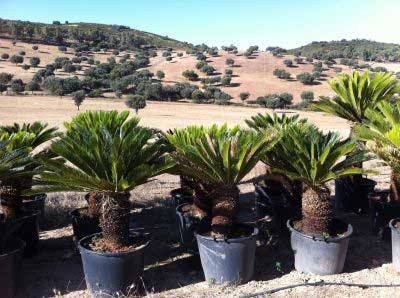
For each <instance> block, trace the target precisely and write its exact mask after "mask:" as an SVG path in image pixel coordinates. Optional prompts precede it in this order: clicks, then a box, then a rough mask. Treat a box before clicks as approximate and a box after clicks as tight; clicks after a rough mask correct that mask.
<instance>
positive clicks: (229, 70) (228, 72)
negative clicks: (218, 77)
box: [225, 68, 233, 76]
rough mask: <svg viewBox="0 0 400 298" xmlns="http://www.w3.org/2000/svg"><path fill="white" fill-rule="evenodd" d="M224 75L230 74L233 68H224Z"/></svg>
mask: <svg viewBox="0 0 400 298" xmlns="http://www.w3.org/2000/svg"><path fill="white" fill-rule="evenodd" d="M225 75H226V76H232V75H233V70H232V69H229V68H227V69H225Z"/></svg>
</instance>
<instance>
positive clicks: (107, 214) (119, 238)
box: [100, 192, 130, 249]
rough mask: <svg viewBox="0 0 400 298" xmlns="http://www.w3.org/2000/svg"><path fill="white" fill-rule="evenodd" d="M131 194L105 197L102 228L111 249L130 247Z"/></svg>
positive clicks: (114, 194)
mask: <svg viewBox="0 0 400 298" xmlns="http://www.w3.org/2000/svg"><path fill="white" fill-rule="evenodd" d="M129 197H130V194H129V193H125V192H122V193H112V194H108V195H106V196H105V197H104V202H103V204H102V213H101V216H100V226H101V228H102V230H103V238H104V240H105V242H106V244H107V246H108V247H109V248H110V249H120V248H122V247H125V246H129V244H130V243H129V209H130V208H129Z"/></svg>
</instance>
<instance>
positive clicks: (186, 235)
mask: <svg viewBox="0 0 400 298" xmlns="http://www.w3.org/2000/svg"><path fill="white" fill-rule="evenodd" d="M188 205H189V204H188V203H184V204H181V205H179V206H178V207H176V215H177V219H178V228H179V235H180V238H181V245H182V247H183V248H184V249H185V250H186V251H187V252H190V253H194V254H198V253H199V250H198V247H197V241H196V237H195V235H194V233H195V231H196V230H197V229H198V228H199V220H198V219H196V218H193V217H192V216H190V215H189V214H188V213H185V212H182V208H183V207H185V206H188Z"/></svg>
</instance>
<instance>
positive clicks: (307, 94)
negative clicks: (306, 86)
mask: <svg viewBox="0 0 400 298" xmlns="http://www.w3.org/2000/svg"><path fill="white" fill-rule="evenodd" d="M300 97H301V99H302V100H303V101H312V100H314V92H312V91H303V92H301V94H300Z"/></svg>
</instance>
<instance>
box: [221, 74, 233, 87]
mask: <svg viewBox="0 0 400 298" xmlns="http://www.w3.org/2000/svg"><path fill="white" fill-rule="evenodd" d="M231 80H232V78H231V77H230V76H223V77H222V78H221V85H222V86H230V85H231Z"/></svg>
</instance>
